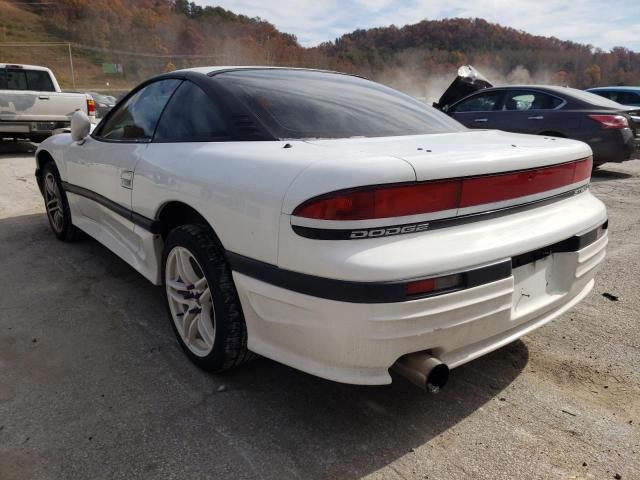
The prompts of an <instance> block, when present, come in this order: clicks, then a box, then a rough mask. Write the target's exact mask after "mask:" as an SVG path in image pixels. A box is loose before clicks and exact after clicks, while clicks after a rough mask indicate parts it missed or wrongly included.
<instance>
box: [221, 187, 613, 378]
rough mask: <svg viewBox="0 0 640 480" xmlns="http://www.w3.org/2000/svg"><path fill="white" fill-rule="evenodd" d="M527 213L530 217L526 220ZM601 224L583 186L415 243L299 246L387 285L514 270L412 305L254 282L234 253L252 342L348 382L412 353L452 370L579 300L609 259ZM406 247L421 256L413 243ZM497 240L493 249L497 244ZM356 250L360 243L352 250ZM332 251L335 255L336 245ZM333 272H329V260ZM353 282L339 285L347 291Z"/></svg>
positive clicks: (384, 371)
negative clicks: (503, 267)
mask: <svg viewBox="0 0 640 480" xmlns="http://www.w3.org/2000/svg"><path fill="white" fill-rule="evenodd" d="M536 215H542V217H541V218H542V219H543V220H541V221H537V219H536ZM514 217H516V218H514ZM517 217H521V218H520V219H521V220H523V222H522V223H519V222H518V218H517ZM526 217H528V219H529V221H528V222H524V218H526ZM605 220H606V212H605V209H604V206H603V205H602V204H601V202H600V201H599V200H597V199H595V198H594V197H593V196H592V195H591V194H590V193H588V192H587V193H584V194H581V195H577V196H576V198H572V199H569V200H565V201H562V202H557V204H554V205H548V206H545V207H539V208H536V209H535V213H534V212H532V211H529V212H521V213H518V214H513V215H508V216H505V217H504V218H498V219H492V220H487V221H483V222H478V224H477V225H471V226H469V225H466V226H461V227H455V228H451V229H446V230H447V231H440V232H435V231H433V232H425V233H424V234H418V235H407V237H411V238H407V239H406V242H405V241H403V240H401V239H398V238H396V239H387V240H386V241H385V240H382V239H380V241H377V242H374V241H372V242H369V241H368V240H365V241H362V242H361V241H342V242H335V241H328V242H324V243H323V241H312V240H309V239H301V240H300V241H302V242H307V243H306V245H307V247H308V248H307V255H308V256H309V257H312V258H313V257H315V261H316V262H318V260H320V263H319V264H318V266H317V267H316V268H317V271H318V272H320V271H323V268H325V267H327V264H328V263H330V262H328V260H327V261H324V257H322V256H321V255H319V254H320V252H321V251H323V245H325V249H329V250H331V248H334V249H337V250H340V249H346V250H347V251H348V252H349V255H348V258H349V259H350V260H357V266H356V265H352V268H351V269H350V271H349V272H347V271H343V272H340V274H337V275H335V276H334V278H336V277H337V278H340V277H342V278H344V276H345V275H346V274H347V273H351V274H352V275H354V276H357V277H362V278H363V279H367V278H368V279H370V280H371V281H374V282H375V281H384V280H385V279H384V278H380V277H381V276H382V275H384V273H385V272H386V275H387V278H386V280H389V281H391V280H394V279H402V278H415V277H416V272H418V271H420V272H422V274H423V277H428V276H436V275H437V274H441V273H443V272H445V273H457V272H468V271H470V270H487V269H489V270H490V268H489V267H491V266H492V265H496V264H503V263H504V262H507V263H508V264H509V267H510V270H509V271H508V272H507V274H506V275H502V276H501V277H500V278H498V279H493V280H492V279H489V280H488V281H487V282H486V283H481V284H477V283H474V284H473V286H471V287H470V288H464V289H461V290H457V291H452V292H450V293H442V294H440V295H436V296H431V297H426V298H419V299H415V300H405V301H380V302H378V303H376V302H371V301H369V300H370V299H366V298H365V299H362V298H358V299H356V300H354V301H348V300H345V298H346V296H347V292H340V291H339V289H336V288H332V289H329V290H327V292H328V293H327V294H324V293H323V292H322V291H318V290H308V288H310V287H309V285H310V284H308V283H307V281H306V279H305V278H304V277H301V278H297V279H296V281H295V282H293V283H290V284H288V285H285V284H284V283H282V282H279V281H278V277H277V276H275V277H265V276H262V277H260V275H258V274H256V273H257V272H252V271H250V270H247V269H243V268H239V267H238V265H237V264H235V262H234V261H233V260H232V262H231V263H232V269H233V270H234V272H233V276H234V280H235V283H236V287H237V289H238V293H239V296H240V300H241V303H242V308H243V312H244V316H245V320H246V323H247V329H248V334H249V335H248V336H249V338H248V345H249V348H250V349H251V350H253V351H255V352H256V353H259V354H262V355H264V356H266V357H269V358H272V359H274V360H277V361H279V362H281V363H284V364H287V365H290V366H293V367H295V368H297V369H300V370H303V371H306V372H308V373H311V374H314V375H317V376H320V377H323V378H327V379H331V380H335V381H340V382H345V383H354V384H386V383H389V382H390V381H391V377H390V375H389V372H388V369H389V367H391V365H392V364H393V363H394V362H395V361H396V360H397V359H398V358H399V357H400V356H402V355H404V354H407V353H412V352H417V351H424V350H429V351H430V352H431V353H432V354H433V355H436V356H438V357H439V358H440V359H441V360H442V361H443V362H445V363H447V364H448V365H449V367H450V368H453V367H456V366H458V365H461V364H463V363H465V362H468V361H470V360H473V359H474V358H476V357H478V356H480V355H483V354H485V353H487V352H489V351H492V350H494V349H496V348H499V347H501V346H502V345H505V344H506V343H509V342H511V341H513V340H515V339H517V338H519V337H520V336H522V335H525V334H526V333H528V332H530V331H532V330H533V329H535V328H538V327H540V326H541V325H544V324H545V323H546V322H549V321H550V320H552V319H553V318H555V317H557V316H558V315H561V314H562V313H563V312H565V311H566V310H567V309H569V308H571V307H572V306H573V305H575V304H576V303H577V302H578V301H580V299H582V298H583V297H584V296H586V295H587V294H588V292H589V291H590V290H591V288H592V287H593V282H594V275H595V271H596V269H597V267H598V265H599V264H600V263H601V262H602V260H603V259H604V257H605V249H606V245H607V238H608V237H607V235H606V230H604V234H603V235H602V236H600V237H599V238H597V237H594V236H593V235H591V233H593V232H594V231H595V230H594V229H596V228H597V227H598V226H600V225H602V223H603V222H604V221H605ZM481 224H484V225H481ZM480 232H483V233H480ZM563 232H564V233H563ZM567 232H572V233H568V234H567ZM558 235H564V236H560V237H558ZM589 235H591V236H589ZM587 236H589V238H590V240H589V243H585V242H578V243H575V245H577V246H576V249H575V250H573V251H567V249H566V248H564V249H554V248H548V247H550V246H551V245H553V244H558V243H563V241H566V240H568V239H570V238H578V237H585V238H586V237H587ZM542 238H544V239H547V240H546V241H545V240H541V239H542ZM414 242H417V244H418V245H417V247H419V252H420V253H421V255H422V256H418V253H417V251H416V250H413V248H412V246H411V244H412V243H414ZM496 244H498V247H499V248H498V249H497V250H494V247H495V246H496ZM585 245H586V246H585ZM384 246H387V247H389V248H391V249H394V248H395V249H396V250H398V252H397V253H399V255H396V256H395V257H394V256H393V255H392V254H391V252H390V250H387V249H386V248H383V247H384ZM353 248H361V249H362V250H361V251H360V252H359V253H355V252H354V251H353V250H351V249H353ZM369 250H372V251H371V252H368V251H369ZM281 252H282V251H281ZM412 252H416V254H415V255H413V256H412V257H411V258H410V259H409V262H410V264H406V265H405V264H403V261H402V260H403V259H405V260H406V258H405V257H406V256H407V255H409V256H411V254H412ZM535 252H546V253H542V254H541V255H538V254H534V253H535ZM367 253H372V255H371V256H370V257H369V256H367ZM530 254H531V255H530ZM333 255H334V256H336V257H337V258H340V255H337V253H336V251H335V250H334V252H333ZM327 258H328V257H327ZM390 260H392V263H393V264H395V265H396V267H397V268H396V269H395V270H394V271H393V273H391V272H390V271H389V269H388V268H387V267H388V266H389V264H388V262H389V261H390ZM461 261H462V262H463V263H460V262H461ZM478 262H482V263H478ZM302 263H303V262H302V261H301V262H300V267H301V268H304V267H305V266H304V265H302ZM443 265H449V266H450V268H449V269H448V270H446V269H445V268H444V267H443ZM512 266H513V268H511V267H512ZM331 267H332V265H329V268H331ZM332 269H333V270H334V271H336V270H337V268H336V267H335V266H333V268H332ZM367 271H368V274H367ZM399 272H405V273H404V275H402V274H401V273H399ZM319 274H320V273H316V275H319ZM324 277H325V278H330V277H329V276H327V275H324ZM271 278H273V281H271ZM487 278H488V277H487ZM330 281H331V282H335V281H336V280H330ZM311 285H312V284H311ZM350 285H351V284H350V283H345V287H349V288H350ZM336 290H338V291H336ZM310 292H311V293H312V294H309V293H310ZM317 292H320V293H317Z"/></svg>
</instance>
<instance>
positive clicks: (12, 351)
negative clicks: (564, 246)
mask: <svg viewBox="0 0 640 480" xmlns="http://www.w3.org/2000/svg"><path fill="white" fill-rule="evenodd" d="M30 148H31V147H30V146H29V145H28V144H18V145H12V144H8V145H2V146H0V185H2V186H1V187H0V272H1V275H0V480H14V479H16V480H25V479H127V480H130V479H136V478H150V479H154V478H163V479H165V478H170V479H192V478H198V479H199V478H214V479H226V478H229V479H274V480H280V479H289V478H292V479H311V478H320V479H343V478H344V479H360V478H369V479H461V478H481V479H529V478H540V479H550V478H554V479H555V478H560V479H576V478H590V479H607V478H619V477H621V478H623V479H639V478H640V313H639V312H640V300H639V295H638V294H639V292H640V160H635V161H630V162H626V163H624V164H621V165H612V164H608V165H605V166H604V168H603V169H602V170H601V171H600V172H599V173H597V174H596V175H595V177H594V179H593V185H592V190H593V192H595V194H596V195H597V196H598V197H600V198H601V199H602V200H603V201H604V202H605V203H606V204H607V206H608V208H609V215H610V244H609V250H608V252H609V253H608V254H609V256H608V259H607V261H606V264H605V265H604V267H603V269H602V270H601V272H600V274H599V276H598V280H597V283H596V287H595V289H594V291H593V292H592V293H591V294H590V295H589V296H588V298H587V299H586V300H585V301H584V302H582V303H581V304H580V305H578V306H577V307H576V308H574V309H573V310H572V311H570V312H569V313H568V314H566V315H564V316H562V317H561V318H559V319H558V320H556V321H554V322H552V323H551V324H549V325H548V326H546V327H544V328H542V329H541V330H538V331H536V332H535V333H533V334H532V335H528V336H526V337H524V338H523V339H522V340H520V341H517V342H515V343H513V344H511V345H509V346H507V347H505V348H502V349H501V350H498V351H496V352H494V353H492V354H490V355H488V356H486V357H484V358H481V359H478V360H476V361H474V362H471V363H469V364H467V365H464V366H462V367H460V368H458V369H456V370H453V371H452V373H451V378H450V382H449V384H448V385H447V387H446V388H445V389H444V391H442V392H441V393H440V394H438V395H429V394H425V393H424V392H421V391H419V390H417V389H416V388H414V387H413V386H411V385H409V384H407V383H405V382H403V381H401V380H399V381H397V382H394V384H393V385H390V386H387V387H357V386H349V385H341V384H337V383H333V382H329V381H325V380H321V379H319V378H315V377H312V376H310V375H306V374H304V373H301V372H298V371H296V370H293V369H291V368H288V367H285V366H283V365H280V364H277V363H275V362H272V361H270V360H266V359H260V360H259V361H257V362H255V363H253V364H250V365H248V366H246V367H244V368H241V369H239V370H237V371H235V372H232V373H230V374H227V375H224V376H217V375H210V374H206V373H203V372H202V371H200V370H198V369H196V368H195V367H194V366H193V365H191V364H190V363H189V362H188V360H187V359H186V357H185V356H184V355H183V353H182V352H181V351H180V349H179V347H178V344H177V343H176V340H175V339H174V337H173V333H172V331H171V328H170V325H169V321H168V318H167V316H166V313H165V310H164V304H163V298H162V292H161V291H160V290H159V289H158V288H157V287H154V286H152V285H151V284H150V283H148V282H147V281H146V280H145V279H144V278H142V277H141V276H140V275H139V274H137V273H136V272H135V271H134V270H132V269H131V268H130V267H129V266H127V265H126V264H125V263H124V262H123V261H121V260H119V259H118V258H117V257H116V256H115V255H113V254H112V253H110V252H109V251H108V250H107V249H106V248H104V247H102V246H101V245H100V244H98V243H97V242H95V241H93V240H85V241H82V242H79V243H76V244H65V243H62V242H59V241H57V240H55V238H54V236H53V235H52V234H51V233H50V231H49V226H48V224H47V221H46V218H45V215H44V208H43V203H42V200H41V198H40V196H39V193H38V191H37V187H36V184H35V180H34V176H33V171H34V161H33V152H31V151H29V150H30ZM604 294H607V295H608V296H609V298H607V297H606V296H604ZM223 386H224V387H223ZM221 387H223V388H221ZM618 476H619V477H618Z"/></svg>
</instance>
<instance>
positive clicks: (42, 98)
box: [38, 95, 49, 100]
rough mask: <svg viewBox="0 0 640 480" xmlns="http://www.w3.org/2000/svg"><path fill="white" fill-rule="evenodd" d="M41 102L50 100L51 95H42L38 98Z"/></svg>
mask: <svg viewBox="0 0 640 480" xmlns="http://www.w3.org/2000/svg"><path fill="white" fill-rule="evenodd" d="M38 98H39V99H40V100H49V95H40V96H38Z"/></svg>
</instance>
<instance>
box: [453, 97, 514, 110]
mask: <svg viewBox="0 0 640 480" xmlns="http://www.w3.org/2000/svg"><path fill="white" fill-rule="evenodd" d="M501 97H502V92H488V93H483V94H480V95H476V96H474V97H472V98H469V99H467V100H463V101H462V102H460V103H458V104H457V105H454V106H453V107H452V108H451V111H452V112H490V111H492V110H496V109H497V108H498V106H499V103H500V98H501Z"/></svg>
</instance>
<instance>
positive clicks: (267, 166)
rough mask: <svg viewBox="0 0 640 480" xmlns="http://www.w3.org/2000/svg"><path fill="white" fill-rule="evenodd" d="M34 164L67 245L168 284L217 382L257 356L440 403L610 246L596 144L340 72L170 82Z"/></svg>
mask: <svg viewBox="0 0 640 480" xmlns="http://www.w3.org/2000/svg"><path fill="white" fill-rule="evenodd" d="M36 161H37V170H36V176H37V179H38V182H39V185H40V189H41V191H42V194H43V196H44V200H45V204H46V211H47V215H48V218H49V222H50V225H51V228H52V230H53V232H54V233H55V235H56V236H57V237H58V238H60V239H61V240H65V241H70V240H73V239H74V238H76V237H77V236H78V233H79V231H83V232H85V233H86V234H88V235H90V236H92V237H94V238H95V239H97V240H98V241H99V242H101V243H103V244H104V245H105V246H106V247H107V248H109V249H111V250H112V251H113V252H115V253H116V254H117V255H118V256H120V257H121V258H122V259H123V260H125V261H126V262H127V263H129V264H130V265H131V266H132V267H133V268H135V269H136V270H137V271H139V272H140V273H141V274H142V275H144V276H145V277H146V278H147V279H149V280H150V281H151V282H152V283H153V284H155V285H162V286H163V289H164V291H165V292H166V299H167V306H168V312H169V317H170V319H171V323H172V326H173V328H174V330H175V333H176V336H177V338H178V340H179V342H180V344H181V345H182V347H183V349H184V351H185V352H186V354H187V356H188V357H189V358H190V359H191V360H192V361H193V362H195V363H196V364H197V365H199V366H200V367H203V368H205V369H208V370H211V371H215V372H220V371H224V370H227V369H229V368H232V367H234V366H237V365H239V364H241V363H244V362H246V361H248V360H250V359H251V358H252V357H253V356H254V355H253V352H255V353H257V354H260V355H263V356H265V357H268V358H271V359H273V360H276V361H278V362H282V363H284V364H287V365H290V366H292V367H295V368H297V369H300V370H303V371H305V372H309V373H311V374H314V375H317V376H320V377H323V378H327V379H331V380H335V381H339V382H346V383H354V384H369V385H375V384H386V383H390V382H391V376H390V370H393V371H395V372H397V373H398V374H400V375H403V376H405V377H407V378H408V379H409V380H411V381H412V382H414V383H416V384H418V385H421V386H423V387H425V388H427V387H428V388H430V389H432V390H435V389H437V388H439V387H441V386H442V385H444V383H445V382H446V380H447V377H448V372H449V369H450V368H453V367H457V366H459V365H461V364H463V363H465V362H468V361H470V360H473V359H474V358H477V357H478V356H480V355H483V354H485V353H487V352H490V351H492V350H495V349H497V348H499V347H500V346H502V345H505V344H507V343H510V342H512V341H514V340H516V339H517V338H519V337H521V336H522V335H525V334H527V333H529V332H531V331H532V330H534V329H536V328H538V327H540V326H542V325H544V324H545V323H547V322H549V321H550V320H552V319H554V318H556V317H558V316H559V315H561V314H562V313H564V312H566V311H567V310H568V309H569V308H571V307H572V306H574V305H575V304H576V303H577V302H579V301H580V300H581V299H583V298H584V297H585V296H586V295H587V294H588V293H589V291H590V290H591V288H592V287H593V284H594V274H595V271H596V267H597V266H598V265H599V264H600V263H601V262H602V260H603V259H604V257H605V248H606V245H607V213H606V210H605V207H604V205H603V204H602V203H601V202H600V201H599V200H597V199H596V198H595V197H594V196H593V195H592V194H591V193H590V191H589V182H590V176H591V168H592V159H591V150H590V148H589V147H588V146H587V145H586V144H584V143H581V142H577V141H572V140H566V139H560V138H548V137H536V136H528V135H518V134H511V133H504V132H500V131H491V130H485V131H481V130H468V129H467V128H465V127H463V126H462V125H460V124H459V123H457V122H456V121H455V120H452V119H451V118H449V117H447V116H446V115H445V114H443V113H440V112H438V111H436V110H434V109H433V108H430V107H427V106H425V105H423V104H422V103H420V102H418V101H416V100H414V99H412V98H410V97H408V96H406V95H404V94H401V93H399V92H397V91H395V90H392V89H390V88H387V87H384V86H382V85H379V84H377V83H374V82H371V81H369V80H366V79H364V78H360V77H357V76H352V75H345V74H340V73H334V72H325V71H317V70H305V69H289V68H269V67H209V68H198V69H192V70H182V71H177V72H173V73H169V74H165V75H161V76H158V77H155V78H152V79H150V80H148V81H146V82H144V83H143V84H141V85H140V86H138V87H137V88H136V89H134V90H133V91H132V92H131V93H130V94H129V95H128V96H126V97H125V98H124V99H123V100H122V101H121V102H120V103H119V104H118V105H117V106H116V107H115V108H114V109H113V110H112V111H111V112H110V113H109V114H108V115H107V116H106V117H105V118H104V119H103V120H102V121H101V123H100V124H99V125H98V126H97V127H96V128H95V129H94V130H93V131H91V129H90V125H89V123H88V120H87V119H86V117H84V116H83V114H82V113H80V112H78V113H76V114H75V116H74V117H73V121H72V128H71V134H61V135H56V136H54V137H51V138H49V139H48V140H46V141H45V142H43V143H42V144H41V145H40V147H39V149H38V150H37V152H36Z"/></svg>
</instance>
